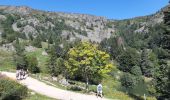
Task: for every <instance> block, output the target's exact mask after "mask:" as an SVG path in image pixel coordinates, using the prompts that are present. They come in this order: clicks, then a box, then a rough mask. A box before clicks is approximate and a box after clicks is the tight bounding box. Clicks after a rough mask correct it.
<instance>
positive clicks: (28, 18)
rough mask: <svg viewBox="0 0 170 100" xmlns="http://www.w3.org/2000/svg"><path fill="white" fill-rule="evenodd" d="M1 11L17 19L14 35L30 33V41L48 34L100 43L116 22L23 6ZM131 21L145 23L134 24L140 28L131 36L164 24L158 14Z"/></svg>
mask: <svg viewBox="0 0 170 100" xmlns="http://www.w3.org/2000/svg"><path fill="white" fill-rule="evenodd" d="M0 11H3V12H5V13H7V14H11V15H12V16H19V19H17V20H15V23H13V24H12V25H11V26H12V28H13V30H14V31H17V32H20V33H23V34H25V35H26V37H27V38H28V34H29V33H31V34H32V35H33V37H36V35H37V34H42V33H43V34H46V35H47V36H48V34H49V33H57V34H60V36H61V37H62V38H65V39H67V40H68V41H74V40H75V39H77V38H78V39H81V40H90V41H93V42H98V43H99V42H101V41H102V40H104V39H105V38H110V37H111V36H114V35H115V32H116V28H115V27H116V26H115V24H114V23H115V22H117V21H116V20H109V19H106V18H105V17H100V16H93V15H86V14H75V13H61V12H44V11H39V10H34V9H31V8H29V7H25V6H0ZM133 19H134V20H135V19H137V20H138V19H139V20H141V19H145V21H139V22H137V23H139V24H140V25H139V27H138V28H137V29H135V30H134V32H136V33H147V32H148V26H153V25H155V24H158V23H161V22H162V21H163V14H162V12H161V11H159V12H157V13H156V14H153V15H150V16H143V17H137V18H133ZM133 19H129V20H130V23H129V24H130V25H133V24H135V23H136V22H135V21H134V20H133ZM0 20H6V16H5V15H3V14H0ZM17 23H21V25H20V27H17ZM110 23H111V24H110ZM58 30H59V31H58ZM0 31H1V29H0ZM60 31H61V33H60Z"/></svg>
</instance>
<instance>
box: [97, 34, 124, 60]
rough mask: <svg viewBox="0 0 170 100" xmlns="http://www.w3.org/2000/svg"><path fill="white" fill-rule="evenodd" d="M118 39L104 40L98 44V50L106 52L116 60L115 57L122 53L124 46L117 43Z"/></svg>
mask: <svg viewBox="0 0 170 100" xmlns="http://www.w3.org/2000/svg"><path fill="white" fill-rule="evenodd" d="M119 38H120V37H110V38H109V39H104V40H103V41H102V42H101V43H100V48H101V49H102V50H104V51H106V52H108V53H109V54H110V56H111V58H113V59H117V57H118V56H119V55H120V54H121V53H122V52H123V48H124V45H123V44H121V43H118V39H119ZM119 44H120V45H119Z"/></svg>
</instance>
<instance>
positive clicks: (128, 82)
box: [120, 73, 148, 96]
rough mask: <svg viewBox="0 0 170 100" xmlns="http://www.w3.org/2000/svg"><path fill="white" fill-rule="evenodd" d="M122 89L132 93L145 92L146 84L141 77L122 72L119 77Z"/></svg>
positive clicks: (141, 93)
mask: <svg viewBox="0 0 170 100" xmlns="http://www.w3.org/2000/svg"><path fill="white" fill-rule="evenodd" d="M120 81H121V85H122V89H123V91H126V92H128V93H129V94H133V95H140V96H142V95H143V94H147V93H148V92H147V89H146V84H145V82H144V80H143V79H142V77H140V76H135V75H132V74H129V73H124V75H123V76H122V77H121V79H120Z"/></svg>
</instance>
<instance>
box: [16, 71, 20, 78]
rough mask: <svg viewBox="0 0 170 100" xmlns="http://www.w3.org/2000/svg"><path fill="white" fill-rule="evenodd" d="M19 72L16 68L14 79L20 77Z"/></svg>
mask: <svg viewBox="0 0 170 100" xmlns="http://www.w3.org/2000/svg"><path fill="white" fill-rule="evenodd" d="M19 73H20V72H19V70H16V79H17V80H19V77H20V75H19Z"/></svg>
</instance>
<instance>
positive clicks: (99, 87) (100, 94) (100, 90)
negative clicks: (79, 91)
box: [97, 83, 103, 97]
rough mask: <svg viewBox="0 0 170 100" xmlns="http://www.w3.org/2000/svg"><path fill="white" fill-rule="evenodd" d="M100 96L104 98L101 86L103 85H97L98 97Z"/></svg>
mask: <svg viewBox="0 0 170 100" xmlns="http://www.w3.org/2000/svg"><path fill="white" fill-rule="evenodd" d="M98 96H101V97H103V95H102V85H101V83H100V84H99V85H97V97H98Z"/></svg>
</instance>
